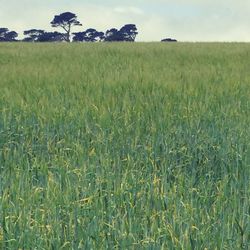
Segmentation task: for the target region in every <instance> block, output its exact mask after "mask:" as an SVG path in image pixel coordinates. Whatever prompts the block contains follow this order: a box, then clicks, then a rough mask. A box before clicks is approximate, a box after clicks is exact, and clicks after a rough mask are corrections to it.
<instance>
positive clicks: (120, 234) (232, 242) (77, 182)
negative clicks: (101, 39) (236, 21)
mask: <svg viewBox="0 0 250 250" xmlns="http://www.w3.org/2000/svg"><path fill="white" fill-rule="evenodd" d="M249 124H250V44H244V43H231V44H230V43H225V44H223V43H221V44H218V43H171V44H169V43H97V44H56V43H55V44H24V43H10V44H7V43H1V44H0V249H4V250H5V249H11V250H12V249H23V250H27V249H30V250H35V249H37V250H40V249H45V250H47V249H55V250H57V249H87V250H91V249H135V250H136V249H153V250H154V249H156V250H157V249H159V250H160V249H162V250H165V249H166V250H168V249H169V250H172V249H173V250H176V249H177V250H178V249H183V250H189V249H190V250H205V249H207V250H215V249H218V250H219V249H232V250H237V249H249V248H250V125H249Z"/></svg>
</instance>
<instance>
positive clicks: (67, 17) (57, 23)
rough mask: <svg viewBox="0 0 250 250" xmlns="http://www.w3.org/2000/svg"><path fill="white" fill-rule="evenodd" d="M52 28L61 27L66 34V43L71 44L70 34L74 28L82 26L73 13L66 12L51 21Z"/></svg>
mask: <svg viewBox="0 0 250 250" xmlns="http://www.w3.org/2000/svg"><path fill="white" fill-rule="evenodd" d="M51 25H52V27H61V28H63V30H64V31H65V32H66V34H65V41H67V42H70V34H71V29H72V26H82V24H81V23H80V22H79V21H78V20H77V16H76V14H74V13H71V12H64V13H62V14H60V15H56V16H55V17H54V19H53V20H52V21H51Z"/></svg>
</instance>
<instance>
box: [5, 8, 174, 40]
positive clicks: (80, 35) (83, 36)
mask: <svg viewBox="0 0 250 250" xmlns="http://www.w3.org/2000/svg"><path fill="white" fill-rule="evenodd" d="M50 24H51V26H52V27H54V28H61V29H62V30H63V31H64V32H63V33H61V32H58V31H53V32H48V31H45V30H41V29H30V30H25V31H24V32H23V34H24V36H25V37H24V38H23V39H22V40H18V38H17V37H18V33H17V32H15V31H10V30H9V29H8V28H0V42H17V41H23V42H72V41H73V42H134V41H135V38H136V36H137V35H138V31H137V27H136V25H135V24H126V25H124V26H123V27H121V28H120V29H115V28H112V29H109V30H107V31H106V32H102V31H97V30H96V29H92V28H89V29H87V30H84V31H82V32H72V29H73V27H74V26H82V24H81V23H80V22H79V21H78V20H77V16H76V14H74V13H71V12H64V13H61V14H59V15H55V16H54V18H53V20H52V21H51V22H50ZM161 41H162V42H177V40H175V39H172V38H165V39H162V40H161Z"/></svg>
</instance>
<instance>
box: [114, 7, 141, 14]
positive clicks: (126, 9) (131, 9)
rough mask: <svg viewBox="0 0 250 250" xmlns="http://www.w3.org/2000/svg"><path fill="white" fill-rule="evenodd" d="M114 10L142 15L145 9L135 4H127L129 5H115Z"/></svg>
mask: <svg viewBox="0 0 250 250" xmlns="http://www.w3.org/2000/svg"><path fill="white" fill-rule="evenodd" d="M114 11H115V12H117V13H122V14H129V15H131V14H132V15H142V14H144V11H143V10H142V9H140V8H136V7H133V6H127V7H115V8H114Z"/></svg>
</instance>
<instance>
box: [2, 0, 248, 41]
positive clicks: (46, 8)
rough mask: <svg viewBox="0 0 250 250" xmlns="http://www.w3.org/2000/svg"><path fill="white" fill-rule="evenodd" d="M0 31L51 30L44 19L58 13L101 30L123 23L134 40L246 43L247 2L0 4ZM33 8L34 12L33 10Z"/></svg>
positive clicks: (7, 0)
mask: <svg viewBox="0 0 250 250" xmlns="http://www.w3.org/2000/svg"><path fill="white" fill-rule="evenodd" d="M0 5H1V9H0V20H1V26H2V27H8V28H9V29H11V30H16V31H17V32H18V33H19V34H22V32H23V30H26V29H30V28H41V29H46V30H53V28H52V27H51V26H50V21H51V20H52V19H53V16H54V15H56V14H59V13H62V12H64V11H72V12H74V13H76V14H77V15H78V18H79V20H80V21H81V22H82V24H83V27H76V28H75V29H74V31H80V30H82V29H86V28H89V27H92V28H96V29H98V30H102V31H106V30H107V29H110V28H113V27H114V28H120V27H121V26H123V25H124V24H127V23H135V24H136V25H137V27H138V31H139V35H138V39H137V40H138V41H159V40H161V39H162V38H165V37H173V38H176V39H177V40H181V41H250V32H249V24H250V11H249V9H250V1H246V0H238V1H235V0H227V1H224V0H202V1H201V0H189V1H188V3H187V0H126V1H125V0H124V1H122V0H120V1H119V4H117V0H116V1H115V0H107V1H101V0H92V1H91V3H90V1H87V0H81V1H79V0H61V1H60V2H56V1H49V0H43V1H40V0H32V1H31V0H19V1H17V0H0ZM34 10H35V11H34Z"/></svg>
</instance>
